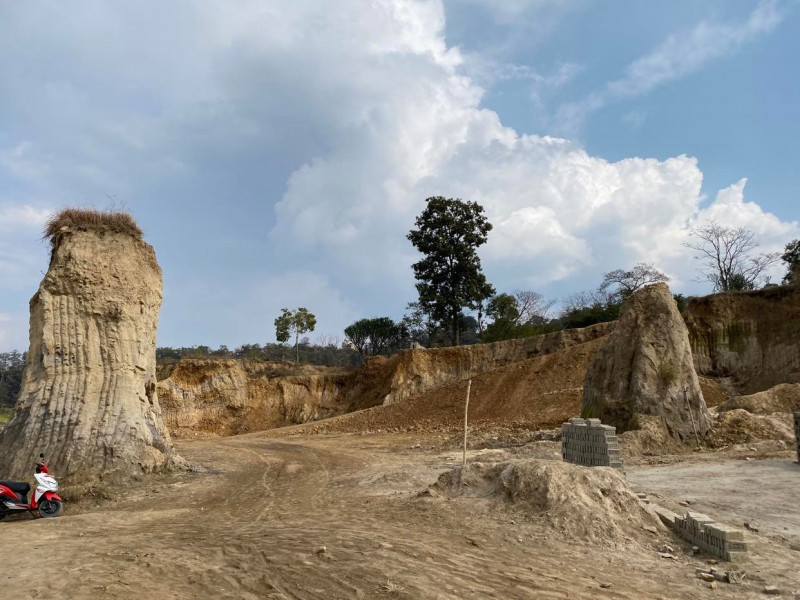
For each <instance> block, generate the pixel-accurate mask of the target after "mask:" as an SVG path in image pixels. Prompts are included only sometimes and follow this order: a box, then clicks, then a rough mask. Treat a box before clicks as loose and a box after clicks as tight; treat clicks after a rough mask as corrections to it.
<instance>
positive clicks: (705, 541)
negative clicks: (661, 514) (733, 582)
mask: <svg viewBox="0 0 800 600" xmlns="http://www.w3.org/2000/svg"><path fill="white" fill-rule="evenodd" d="M674 527H675V531H676V532H677V533H678V535H680V536H681V537H682V538H683V539H685V540H687V541H688V542H690V543H692V544H694V545H695V546H697V547H699V548H701V549H702V550H705V551H706V552H708V553H709V554H711V555H712V556H716V557H717V558H721V559H722V560H736V559H737V558H742V557H744V556H746V555H747V544H746V543H745V541H744V533H743V532H742V531H741V530H740V529H736V528H735V527H731V526H729V525H723V524H721V523H715V522H714V520H713V519H712V518H711V517H707V516H706V515H702V514H700V513H694V512H689V513H686V515H685V516H683V517H681V516H680V515H675V526H674Z"/></svg>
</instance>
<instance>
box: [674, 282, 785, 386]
mask: <svg viewBox="0 0 800 600" xmlns="http://www.w3.org/2000/svg"><path fill="white" fill-rule="evenodd" d="M684 318H685V319H686V325H687V327H688V329H689V339H690V341H691V345H692V352H693V355H694V361H695V367H696V369H697V372H698V373H700V374H701V375H709V376H714V377H730V378H731V380H732V382H733V384H734V386H735V387H736V389H737V391H738V393H740V394H752V393H754V392H761V391H764V390H766V389H769V388H771V387H773V386H775V385H777V384H779V383H800V288H796V287H794V288H793V287H786V286H783V287H771V288H765V289H762V290H757V291H752V292H729V293H722V294H713V295H711V296H705V297H702V298H692V299H691V300H690V301H689V306H688V307H687V309H686V311H685V313H684Z"/></svg>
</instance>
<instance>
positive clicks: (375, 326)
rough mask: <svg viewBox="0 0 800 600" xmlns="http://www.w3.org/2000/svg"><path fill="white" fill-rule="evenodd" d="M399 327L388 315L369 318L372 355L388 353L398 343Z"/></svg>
mask: <svg viewBox="0 0 800 600" xmlns="http://www.w3.org/2000/svg"><path fill="white" fill-rule="evenodd" d="M399 338H400V327H399V326H398V325H397V323H395V322H394V321H393V320H392V319H390V318H389V317H378V318H376V319H370V320H369V342H370V347H371V349H372V355H373V356H376V355H378V354H383V353H388V352H389V351H390V350H391V349H392V348H393V347H395V346H397V345H398V341H399Z"/></svg>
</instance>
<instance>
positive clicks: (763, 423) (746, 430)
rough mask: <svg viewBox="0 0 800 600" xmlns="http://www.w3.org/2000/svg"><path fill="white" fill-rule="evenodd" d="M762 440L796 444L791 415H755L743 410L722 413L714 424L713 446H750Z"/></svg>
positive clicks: (711, 437) (736, 409)
mask: <svg viewBox="0 0 800 600" xmlns="http://www.w3.org/2000/svg"><path fill="white" fill-rule="evenodd" d="M762 440H776V441H783V442H786V443H787V444H793V443H794V421H793V419H792V415H791V414H789V413H776V414H774V415H754V414H752V413H750V412H747V411H746V410H743V409H741V408H735V409H733V410H729V411H727V412H724V413H722V414H721V415H719V417H717V419H716V422H715V424H714V432H713V433H712V434H711V436H710V443H711V445H712V446H714V447H717V448H720V447H723V446H729V445H732V444H749V443H753V442H758V441H762Z"/></svg>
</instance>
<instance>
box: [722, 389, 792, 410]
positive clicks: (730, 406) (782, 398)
mask: <svg viewBox="0 0 800 600" xmlns="http://www.w3.org/2000/svg"><path fill="white" fill-rule="evenodd" d="M737 408H742V409H744V410H746V411H747V412H750V413H753V414H755V415H771V414H773V413H793V412H795V411H800V383H782V384H780V385H776V386H775V387H773V388H770V389H768V390H766V391H764V392H756V393H755V394H750V395H749V396H739V397H737V398H731V399H730V400H728V401H727V402H725V403H723V404H721V405H720V407H719V409H718V410H719V411H720V412H727V411H729V410H734V409H737Z"/></svg>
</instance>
